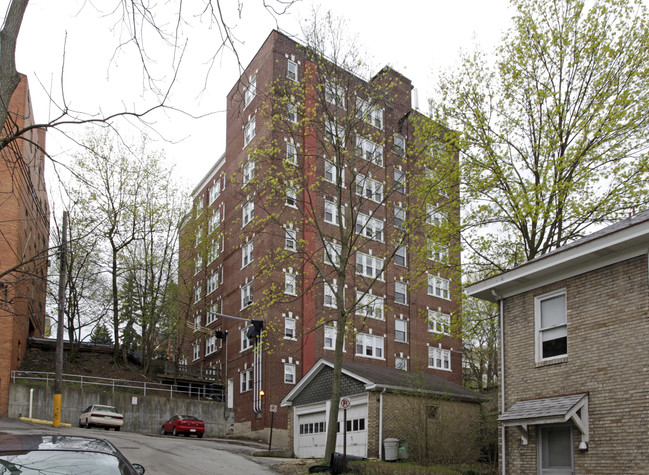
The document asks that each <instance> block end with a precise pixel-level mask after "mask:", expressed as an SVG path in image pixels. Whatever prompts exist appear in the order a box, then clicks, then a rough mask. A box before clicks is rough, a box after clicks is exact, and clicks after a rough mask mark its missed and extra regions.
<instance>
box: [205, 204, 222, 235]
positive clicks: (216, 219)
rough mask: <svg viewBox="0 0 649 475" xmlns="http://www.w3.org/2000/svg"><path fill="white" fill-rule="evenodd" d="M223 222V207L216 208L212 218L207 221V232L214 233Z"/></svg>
mask: <svg viewBox="0 0 649 475" xmlns="http://www.w3.org/2000/svg"><path fill="white" fill-rule="evenodd" d="M220 224H221V208H218V209H216V210H214V212H213V213H212V216H210V220H209V221H208V222H207V232H208V234H211V233H213V232H214V231H215V230H216V229H217V228H218V227H219V225H220Z"/></svg>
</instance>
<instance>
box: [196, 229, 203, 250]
mask: <svg viewBox="0 0 649 475" xmlns="http://www.w3.org/2000/svg"><path fill="white" fill-rule="evenodd" d="M202 241H203V228H202V227H201V228H198V229H197V230H196V247H199V246H200V245H201V243H202Z"/></svg>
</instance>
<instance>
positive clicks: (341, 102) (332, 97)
mask: <svg viewBox="0 0 649 475" xmlns="http://www.w3.org/2000/svg"><path fill="white" fill-rule="evenodd" d="M325 100H326V101H327V102H328V103H330V104H333V105H335V106H338V107H342V108H343V109H344V108H345V89H344V88H343V87H341V86H338V85H337V84H335V83H334V82H332V81H327V82H326V83H325Z"/></svg>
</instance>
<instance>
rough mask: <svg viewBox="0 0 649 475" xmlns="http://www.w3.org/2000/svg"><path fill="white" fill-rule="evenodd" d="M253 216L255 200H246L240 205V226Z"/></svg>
mask: <svg viewBox="0 0 649 475" xmlns="http://www.w3.org/2000/svg"><path fill="white" fill-rule="evenodd" d="M254 217H255V202H254V201H252V200H249V201H246V202H245V203H244V204H243V206H242V207H241V227H244V226H246V225H247V224H248V223H249V222H250V221H252V218H254Z"/></svg>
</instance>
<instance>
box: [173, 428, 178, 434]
mask: <svg viewBox="0 0 649 475" xmlns="http://www.w3.org/2000/svg"><path fill="white" fill-rule="evenodd" d="M172 434H173V435H174V436H176V435H178V431H177V430H176V428H175V427H174V430H173V432H172Z"/></svg>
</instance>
